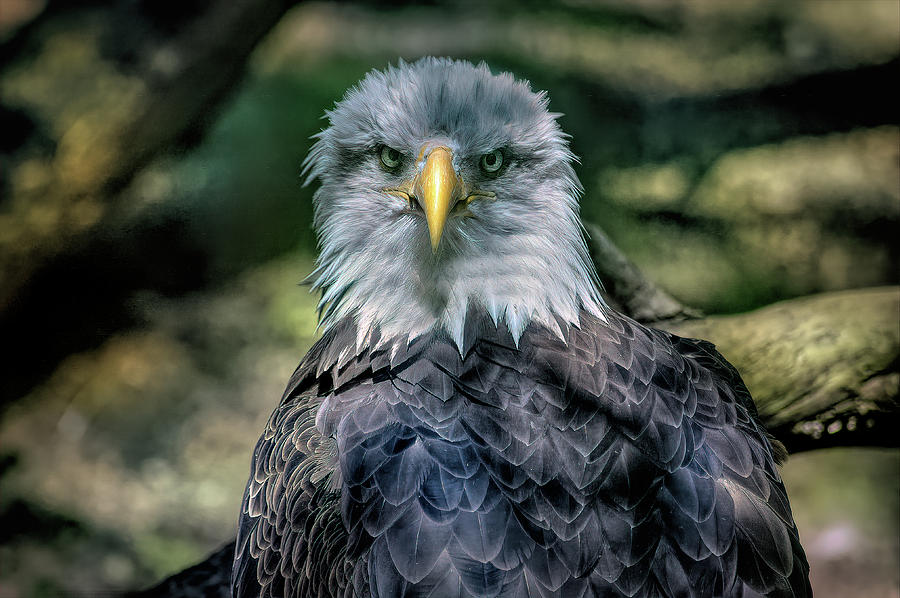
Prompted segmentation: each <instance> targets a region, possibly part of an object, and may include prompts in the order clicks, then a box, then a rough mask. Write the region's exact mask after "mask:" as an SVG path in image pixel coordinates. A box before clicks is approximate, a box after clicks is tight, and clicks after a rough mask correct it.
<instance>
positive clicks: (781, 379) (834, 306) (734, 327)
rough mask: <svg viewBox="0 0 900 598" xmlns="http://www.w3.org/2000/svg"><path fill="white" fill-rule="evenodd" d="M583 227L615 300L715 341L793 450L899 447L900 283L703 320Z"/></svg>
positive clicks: (643, 317) (651, 319) (638, 314)
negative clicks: (899, 319)
mask: <svg viewBox="0 0 900 598" xmlns="http://www.w3.org/2000/svg"><path fill="white" fill-rule="evenodd" d="M585 227H586V228H587V230H588V232H589V235H590V241H589V247H590V250H591V258H592V259H593V260H594V262H595V264H596V265H597V269H598V271H599V273H600V278H601V280H603V282H604V284H605V286H606V290H607V292H608V296H609V298H610V299H611V302H612V303H613V304H614V305H616V306H617V307H618V308H619V309H621V310H622V311H623V312H625V313H627V314H628V315H630V316H631V317H633V318H635V319H637V320H640V321H642V322H647V323H649V324H653V325H654V326H656V327H659V328H663V329H666V330H669V331H671V332H674V333H675V334H678V335H680V336H688V337H695V338H702V339H707V340H710V341H712V342H713V343H715V344H716V346H717V347H718V349H719V351H720V352H721V353H722V354H723V355H724V356H725V357H726V358H727V359H728V360H729V361H730V362H731V363H732V364H733V365H734V366H735V367H736V368H737V369H738V371H739V372H740V373H741V376H742V377H743V378H744V381H745V382H746V383H747V386H748V388H749V389H750V391H751V393H753V397H754V400H755V401H756V404H757V406H758V408H759V414H760V416H761V417H762V420H763V421H764V422H765V424H766V426H767V427H768V428H769V431H770V432H772V434H773V435H775V437H776V438H778V439H779V440H781V441H782V442H783V443H784V444H785V446H787V448H788V450H789V451H790V452H798V451H804V450H813V449H819V448H828V447H834V446H880V447H896V446H898V440H897V435H896V430H897V426H898V425H900V405H898V400H897V398H898V388H900V360H898V355H900V327H898V314H900V288H897V287H885V288H876V289H863V290H854V291H842V292H835V293H823V294H820V295H814V296H812V297H805V298H801V299H794V300H790V301H783V302H780V303H776V304H773V305H769V306H767V307H764V308H762V309H758V310H756V311H752V312H749V313H746V314H739V315H732V316H711V317H705V318H699V314H698V313H697V312H695V311H694V310H691V309H690V308H687V307H685V306H683V305H681V304H680V303H679V302H678V301H677V300H675V299H674V298H672V297H671V296H670V295H668V294H667V293H666V292H665V291H663V290H662V289H660V288H659V287H658V286H656V285H655V284H654V283H653V282H651V281H650V280H648V279H647V278H646V277H645V276H644V275H643V274H642V273H641V271H640V270H639V269H638V268H637V266H635V265H634V264H633V263H632V262H630V261H629V260H628V258H626V257H625V256H624V255H623V254H622V253H621V251H619V249H618V248H616V247H615V245H613V243H612V241H610V240H609V238H608V237H607V236H606V235H605V234H604V233H603V231H602V230H601V229H600V227H598V226H597V225H594V224H589V223H588V224H586V225H585Z"/></svg>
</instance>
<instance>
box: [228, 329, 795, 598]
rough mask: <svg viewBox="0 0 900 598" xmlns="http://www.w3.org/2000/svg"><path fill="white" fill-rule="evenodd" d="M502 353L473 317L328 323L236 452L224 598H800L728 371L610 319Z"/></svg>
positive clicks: (696, 346) (783, 520) (769, 488)
mask: <svg viewBox="0 0 900 598" xmlns="http://www.w3.org/2000/svg"><path fill="white" fill-rule="evenodd" d="M564 335H565V340H562V339H560V338H558V337H555V336H553V335H552V334H551V333H549V332H548V331H547V330H545V329H541V328H537V327H533V326H532V327H529V328H528V329H527V330H526V332H525V334H524V335H523V337H522V338H521V340H520V342H519V344H518V347H516V345H515V344H514V343H513V340H512V338H511V337H510V336H509V334H508V333H507V332H506V331H505V329H503V327H501V328H500V329H499V330H498V329H497V328H496V327H495V326H494V325H493V324H492V323H491V321H490V320H489V319H488V318H486V317H482V316H478V315H473V316H471V317H470V318H469V322H468V325H467V330H466V343H465V346H464V347H463V351H462V355H460V351H459V350H458V349H457V348H456V346H455V345H454V344H452V343H451V342H449V341H447V340H446V339H445V338H443V337H441V336H436V335H435V336H425V337H420V338H418V339H416V340H414V341H412V342H411V343H409V345H408V346H407V341H406V339H391V340H388V341H386V342H383V343H379V340H380V339H378V338H377V336H375V337H374V338H370V339H368V341H369V342H368V343H364V344H365V346H364V347H362V348H361V349H360V350H358V351H357V350H351V348H354V347H356V330H355V326H354V324H353V323H352V322H345V323H344V324H343V325H338V326H336V327H334V328H332V329H331V330H330V331H329V332H328V333H326V335H325V337H324V338H323V339H321V340H320V341H319V342H318V343H317V344H316V345H315V346H314V347H313V349H312V350H311V351H310V353H309V354H308V355H307V357H306V358H305V359H304V361H303V363H302V364H301V365H300V367H299V368H298V369H297V371H296V372H295V374H294V376H293V378H292V379H291V382H290V384H289V386H288V389H287V391H286V393H285V396H284V399H283V400H282V403H281V405H280V406H279V407H278V409H277V410H276V411H275V413H273V415H272V417H271V419H270V420H269V423H268V426H267V428H266V431H265V432H264V434H263V436H262V438H261V439H260V441H259V443H258V445H257V447H256V451H255V453H254V456H253V464H252V473H251V477H250V481H249V484H248V487H247V491H246V494H245V497H244V506H243V512H242V515H241V521H240V529H239V534H238V539H237V548H236V555H235V563H234V572H233V590H234V594H235V596H236V597H241V598H243V597H250V596H252V597H257V596H266V597H268V596H272V597H275V596H285V597H295V596H296V597H301V596H304V597H305V596H347V597H351V596H353V597H363V596H378V597H380V598H391V597H395V596H433V597H435V598H438V597H445V596H448V597H450V596H452V597H463V596H478V597H481V596H491V597H493V596H511V597H513V596H514V597H518V596H530V597H538V596H541V597H545V596H546V597H549V596H559V597H573V598H577V597H580V596H585V597H587V596H597V597H600V596H641V597H644V596H647V597H650V596H660V597H662V596H666V597H675V596H678V597H694V596H697V597H700V596H702V597H710V596H741V595H742V594H743V593H744V591H745V589H746V588H750V589H751V591H752V592H758V593H761V594H764V595H770V596H783V597H792V596H796V597H803V596H809V595H811V592H810V589H809V584H808V581H807V574H808V565H807V562H806V558H805V556H804V554H803V550H802V548H801V546H800V543H799V539H798V534H797V529H796V526H795V525H794V522H793V520H792V516H791V511H790V507H789V505H788V500H787V496H786V494H785V490H784V486H783V484H782V482H781V479H780V477H779V475H778V472H777V469H776V449H775V448H773V442H772V441H771V440H770V439H769V437H768V436H767V435H766V433H765V431H764V430H763V429H762V427H761V425H760V424H759V423H758V422H757V421H756V419H755V408H754V406H753V402H752V400H751V398H750V395H749V393H748V392H747V389H746V387H745V386H744V384H743V382H742V381H741V379H740V377H739V375H738V374H737V372H736V371H735V370H734V369H733V368H732V367H731V366H730V365H729V364H728V363H727V362H726V361H725V360H724V359H723V358H722V357H721V355H719V354H718V353H717V352H716V351H715V349H714V348H713V346H712V345H711V344H709V343H706V342H703V341H695V340H688V339H682V338H678V337H675V336H672V335H669V334H667V333H664V332H660V331H656V330H652V329H648V328H646V327H644V326H642V325H640V324H638V323H636V322H634V321H632V320H630V319H628V318H625V317H623V316H619V315H617V314H614V313H610V314H609V316H608V322H603V321H601V320H598V319H597V318H594V317H592V316H590V315H588V314H583V317H582V322H581V326H580V328H574V327H569V328H567V329H565V333H564Z"/></svg>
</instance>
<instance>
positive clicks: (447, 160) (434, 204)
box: [413, 146, 463, 252]
mask: <svg viewBox="0 0 900 598" xmlns="http://www.w3.org/2000/svg"><path fill="white" fill-rule="evenodd" d="M413 188H414V190H415V196H416V199H417V200H418V202H419V204H420V205H421V206H422V210H424V212H425V220H426V221H427V222H428V234H429V235H430V236H431V250H432V251H433V252H437V249H438V246H439V245H440V244H441V236H442V235H443V234H444V226H445V225H446V223H447V216H448V215H449V214H450V210H452V209H453V206H454V205H456V202H457V201H459V199H460V197H461V192H462V188H463V184H462V180H460V178H459V176H458V175H457V174H456V171H455V170H454V168H453V153H452V152H451V151H450V149H449V148H446V147H442V146H441V147H435V148H433V149H432V150H431V151H430V152H429V153H428V156H427V157H426V159H425V165H424V166H423V167H422V170H421V171H420V172H419V174H418V176H417V177H416V181H415V183H414V187H413Z"/></svg>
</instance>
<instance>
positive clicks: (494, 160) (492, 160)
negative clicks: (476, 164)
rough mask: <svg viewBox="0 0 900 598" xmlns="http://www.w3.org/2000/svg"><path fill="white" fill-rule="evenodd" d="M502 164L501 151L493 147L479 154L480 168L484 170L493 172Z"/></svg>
mask: <svg viewBox="0 0 900 598" xmlns="http://www.w3.org/2000/svg"><path fill="white" fill-rule="evenodd" d="M501 166H503V152H501V151H500V150H498V149H495V150H494V151H492V152H488V153H486V154H484V155H483V156H481V169H482V170H483V171H485V172H489V173H494V172H497V171H498V170H500V167H501Z"/></svg>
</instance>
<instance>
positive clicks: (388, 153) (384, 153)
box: [380, 145, 400, 170]
mask: <svg viewBox="0 0 900 598" xmlns="http://www.w3.org/2000/svg"><path fill="white" fill-rule="evenodd" d="M380 153H381V163H382V164H384V166H385V167H386V168H390V169H392V170H393V169H394V168H397V167H398V166H400V152H398V151H397V150H395V149H394V148H392V147H388V146H386V145H384V146H382V147H381V152H380Z"/></svg>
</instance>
